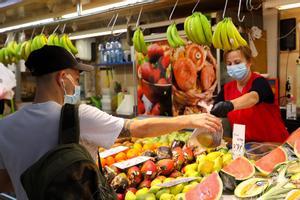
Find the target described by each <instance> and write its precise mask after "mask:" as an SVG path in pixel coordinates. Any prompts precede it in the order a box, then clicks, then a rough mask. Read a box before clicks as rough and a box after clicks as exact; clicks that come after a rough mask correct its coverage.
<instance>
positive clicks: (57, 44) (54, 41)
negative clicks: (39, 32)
mask: <svg viewBox="0 0 300 200" xmlns="http://www.w3.org/2000/svg"><path fill="white" fill-rule="evenodd" d="M53 43H54V45H55V46H60V42H59V36H58V35H57V34H55V36H54V38H53Z"/></svg>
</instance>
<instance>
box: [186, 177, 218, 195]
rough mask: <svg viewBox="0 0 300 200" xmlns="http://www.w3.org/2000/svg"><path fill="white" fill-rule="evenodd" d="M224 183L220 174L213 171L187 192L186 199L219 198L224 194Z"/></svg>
mask: <svg viewBox="0 0 300 200" xmlns="http://www.w3.org/2000/svg"><path fill="white" fill-rule="evenodd" d="M222 191H223V183H222V180H221V178H220V177H219V174H218V173H217V172H213V173H212V174H211V175H209V176H208V177H206V178H205V179H204V180H203V181H202V182H201V183H199V184H198V185H196V187H195V188H193V189H191V190H190V191H188V192H187V193H186V194H185V198H186V200H217V199H220V198H221V196H222Z"/></svg>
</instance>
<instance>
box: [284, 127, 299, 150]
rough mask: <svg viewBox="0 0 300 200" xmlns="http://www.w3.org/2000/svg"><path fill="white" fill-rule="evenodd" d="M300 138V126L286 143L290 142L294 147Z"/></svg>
mask: <svg viewBox="0 0 300 200" xmlns="http://www.w3.org/2000/svg"><path fill="white" fill-rule="evenodd" d="M299 138H300V128H298V129H297V130H295V131H294V132H293V133H292V134H291V135H290V136H289V137H288V139H287V140H286V143H288V144H289V145H290V146H291V147H294V144H295V142H296V140H298V139H299Z"/></svg>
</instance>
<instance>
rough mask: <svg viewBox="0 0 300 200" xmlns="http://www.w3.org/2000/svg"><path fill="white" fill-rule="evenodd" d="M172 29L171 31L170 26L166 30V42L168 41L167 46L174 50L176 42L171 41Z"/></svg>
mask: <svg viewBox="0 0 300 200" xmlns="http://www.w3.org/2000/svg"><path fill="white" fill-rule="evenodd" d="M172 29H173V24H170V25H169V26H168V28H167V40H168V43H169V45H170V46H171V47H172V48H176V47H177V46H178V45H177V44H176V42H175V41H174V39H173V35H172Z"/></svg>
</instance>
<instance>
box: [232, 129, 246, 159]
mask: <svg viewBox="0 0 300 200" xmlns="http://www.w3.org/2000/svg"><path fill="white" fill-rule="evenodd" d="M245 130H246V126H245V125H243V124H233V132H232V153H233V158H237V157H240V156H244V153H245Z"/></svg>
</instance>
